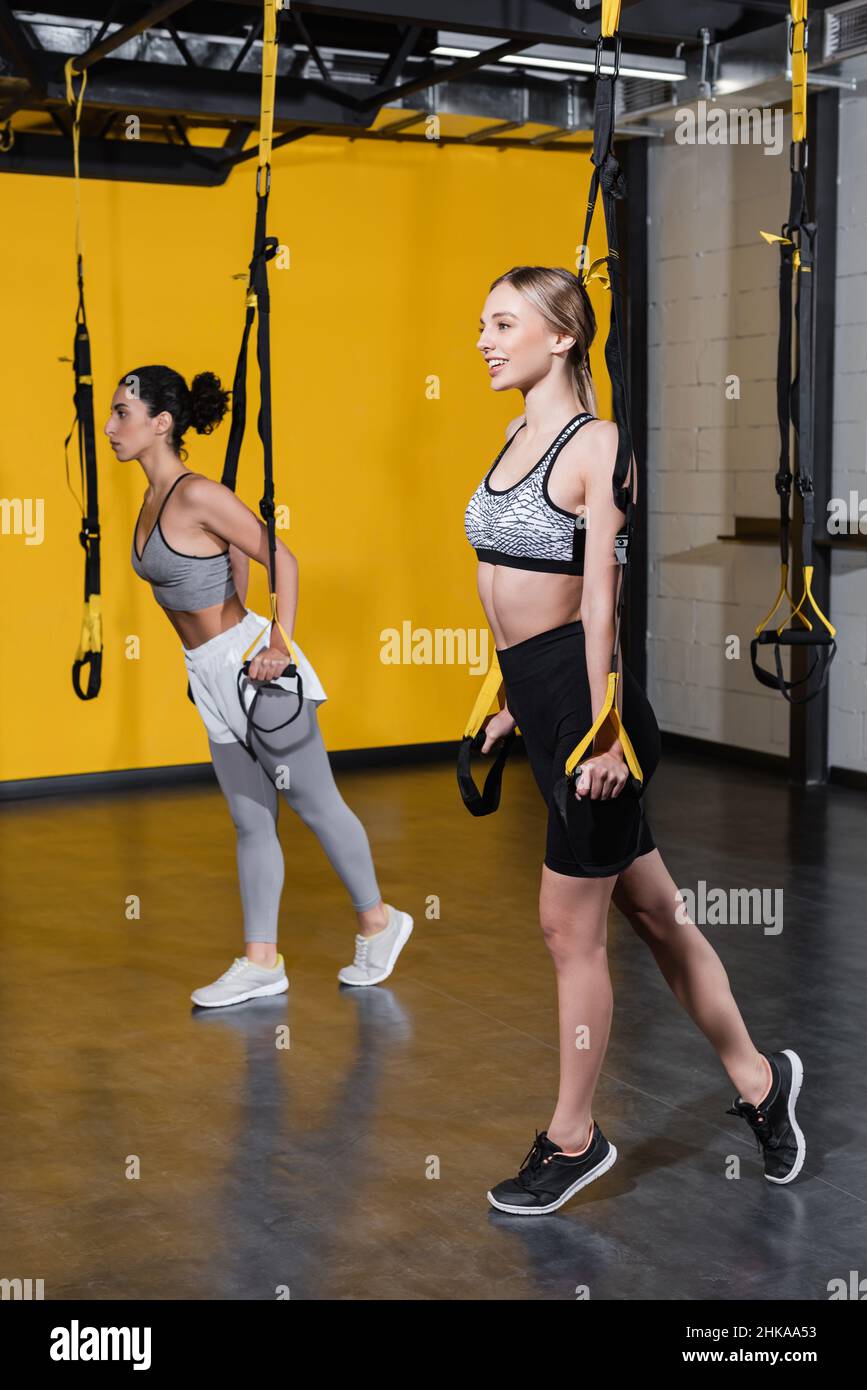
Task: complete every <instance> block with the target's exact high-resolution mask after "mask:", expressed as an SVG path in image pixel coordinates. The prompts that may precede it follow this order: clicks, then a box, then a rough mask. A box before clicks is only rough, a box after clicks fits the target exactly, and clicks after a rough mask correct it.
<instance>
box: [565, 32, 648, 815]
mask: <svg viewBox="0 0 867 1390" xmlns="http://www.w3.org/2000/svg"><path fill="white" fill-rule="evenodd" d="M609 10H610V13H608V14H607V15H606V13H605V8H604V7H603V23H602V31H601V33H600V35H599V38H598V39H597V41H596V104H595V110H594V119H593V152H592V154H591V156H590V158H591V162H592V164H593V174H592V177H591V179H590V193H589V197H588V200H587V215H586V219H585V223H584V236H583V239H582V242H583V246H584V248H585V253H586V248H588V247H589V245H590V230H591V227H592V224H593V214H594V212H595V210H596V203H597V200H598V197H599V194H600V193H601V195H602V210H603V214H604V218H605V234H606V241H607V246H608V250H607V253H606V255H605V256H603V257H600V259H599V260H597V261H595V262H594V263H593V264H592V265H591V266H590V267H589V269H588V270H587V271H586V272H585V274H584V276H583V281H584V284H585V285H586V284H588V283H589V281H590V280H592V279H599V280H602V283H603V285H605V286H606V287H607V288H609V289H610V291H611V317H610V320H609V326H608V337H607V339H606V342H605V363H606V366H607V368H608V375H609V377H610V379H611V396H612V405H613V411H614V420H615V423H616V425H617V456H616V459H615V462H614V474H613V477H612V481H611V486H612V493H613V497H614V504H615V506H616V507H617V509H618V511H621V512H623V514H624V519H623V524H622V526H621V528H620V530H619V532H618V533H617V536H616V537H615V541H614V554H615V559H616V560H617V562H618V565H619V582H618V590H617V600H616V605H615V620H614V648H613V651H612V655H611V666H610V668H609V675H608V686H607V689H606V694H605V699H604V701H603V704H602V708H601V709H600V711H599V714H598V715H597V717H596V719H595V720H594V721H593V724H592V726H591V727H590V728H589V729H588V731H587V733H586V734H585V735H584V737H583V738H582V739H581V741H580V743H578V744H577V745H576V747H575V748H574V749H573V750H572V752H571V753H570V754H569V756H568V758H567V759H566V765H565V775H566V777H567V778H570V777H572V778H574V777H577V776H578V775H579V773H580V769H579V764H580V762H581V759H582V758H583V757H584V755H585V753H586V752H587V750H588V748H589V749H591V750H592V746H593V740H594V738H595V737H596V734H597V733H598V732H599V730H600V729H601V728H602V726H603V725H604V724H605V723H606V722H609V723H610V724H611V727H612V728H613V730H614V732H615V734H616V736H617V738H618V739H619V740H620V745H621V747H622V749H623V753H624V757H625V758H626V764H627V766H628V768H629V772H630V775H631V777H632V779H633V785H634V786H635V787H640V786H641V785H642V784H643V781H644V775H643V773H642V771H641V766H640V764H639V761H638V757H637V755H636V752H635V749H634V748H633V746H632V742H631V740H630V738H629V735H628V734H627V732H626V729H625V728H624V725H623V721H622V720H621V718H620V713H619V711H618V708H617V687H618V682H619V678H620V673H619V670H618V664H619V663H618V657H619V651H620V629H621V624H622V620H623V606H624V601H625V597H626V588H627V582H628V578H629V564H630V559H631V551H632V533H633V527H634V510H635V508H634V503H633V500H632V492H633V481H634V480H633V471H632V470H633V468H634V467H635V456H634V451H633V444H632V430H631V427H630V423H629V414H630V408H629V387H628V383H627V377H626V359H625V353H624V347H623V344H624V339H625V334H624V314H623V288H622V277H621V272H620V251H619V245H618V239H617V206H616V205H617V200H618V199H621V198H625V197H626V179H625V177H624V174H623V170H622V169H621V167H620V164H619V163H618V161H617V158H616V156H615V153H614V122H615V113H616V83H617V77H618V73H619V71H620V35H619V34H618V33H617V25H616V21H618V20H619V10H620V6H619V5H612V6H610V7H609ZM606 38H613V39H614V41H615V47H614V55H613V64H612V66H611V67H608V68H603V66H602V55H603V41H604V39H606ZM603 263H604V264H605V265H606V266H607V275H605V276H603V275H602V273H601V272H600V267H601V266H602V264H603ZM561 799H562V798H561Z"/></svg>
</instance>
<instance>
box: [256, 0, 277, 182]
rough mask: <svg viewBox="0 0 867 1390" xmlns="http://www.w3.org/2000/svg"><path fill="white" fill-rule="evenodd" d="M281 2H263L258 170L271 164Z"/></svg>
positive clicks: (267, 0)
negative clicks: (278, 19)
mask: <svg viewBox="0 0 867 1390" xmlns="http://www.w3.org/2000/svg"><path fill="white" fill-rule="evenodd" d="M282 8H283V0H265V27H264V31H263V35H262V98H261V102H260V107H259V168H260V169H264V168H266V167H267V166H268V165H269V164H270V163H271V139H272V137H273V134H274V92H275V88H276V84H277V11H278V10H282Z"/></svg>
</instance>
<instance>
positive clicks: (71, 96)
mask: <svg viewBox="0 0 867 1390" xmlns="http://www.w3.org/2000/svg"><path fill="white" fill-rule="evenodd" d="M74 62H75V59H74V58H67V60H66V63H65V64H64V67H63V71H64V74H65V77H66V100H67V102H68V103H69V106H70V108H71V110H72V162H73V169H74V181H75V254H76V256H77V257H78V256H80V255H81V174H80V170H79V167H78V142H79V139H80V136H81V104H82V102H83V101H84V89H85V87H86V86H87V68H85V69H84V72H74V70H73V64H74ZM73 77H80V78H81V90H80V91H79V93H78V96H77V97H76V95H75V88H74V85H73V80H72V79H73Z"/></svg>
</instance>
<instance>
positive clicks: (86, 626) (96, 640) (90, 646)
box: [75, 594, 102, 661]
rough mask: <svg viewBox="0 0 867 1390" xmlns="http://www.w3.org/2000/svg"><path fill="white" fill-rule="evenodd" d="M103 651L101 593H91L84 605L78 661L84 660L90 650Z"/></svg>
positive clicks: (76, 656)
mask: <svg viewBox="0 0 867 1390" xmlns="http://www.w3.org/2000/svg"><path fill="white" fill-rule="evenodd" d="M101 651H102V605H101V600H100V596H99V594H91V596H90V598H89V599H88V600H87V601H86V603H85V605H84V613H83V614H82V618H81V638H80V641H79V643H78V651H77V652H76V654H75V659H76V661H83V660H84V657H85V656H86V654H87V653H88V652H101Z"/></svg>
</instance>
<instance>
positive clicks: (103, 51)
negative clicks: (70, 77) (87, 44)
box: [75, 0, 190, 72]
mask: <svg viewBox="0 0 867 1390" xmlns="http://www.w3.org/2000/svg"><path fill="white" fill-rule="evenodd" d="M189 4H190V0H163V3H162V4H161V5H156V6H154V8H153V9H152V10H148V12H147V14H146V15H142V17H141V19H136V20H134V21H133V22H132V24H126V25H124V27H123V28H122V29H117V30H116V31H115V32H114V33H113V34H112V35H111V37H110V38H107V39H103V41H102V43H99V44H97V45H96V46H95V47H94V48H89V49H88V50H87V52H86V53H82V54H80V55H79V57H77V58H76V60H75V71H76V72H83V71H84V69H85V68H90V67H93V64H94V63H98V62H99V61H100V59H102V58H105V57H107V55H108V54H109V53H113V52H114V50H115V49H116V48H120V47H121V46H122V45H123V44H125V43H129V41H130V39H134V38H136V37H137V36H138V35H139V34H143V33H144V32H145V30H146V29H153V27H154V25H156V24H159V23H160V21H161V20H163V19H168V17H169V15H172V14H176V13H177V11H178V10H183V9H185V8H186V6H187V5H189Z"/></svg>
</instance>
